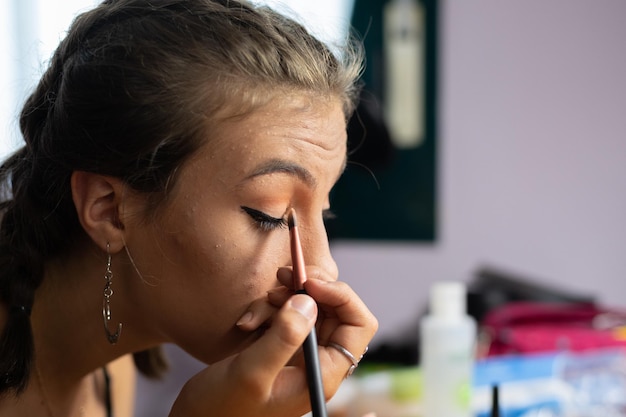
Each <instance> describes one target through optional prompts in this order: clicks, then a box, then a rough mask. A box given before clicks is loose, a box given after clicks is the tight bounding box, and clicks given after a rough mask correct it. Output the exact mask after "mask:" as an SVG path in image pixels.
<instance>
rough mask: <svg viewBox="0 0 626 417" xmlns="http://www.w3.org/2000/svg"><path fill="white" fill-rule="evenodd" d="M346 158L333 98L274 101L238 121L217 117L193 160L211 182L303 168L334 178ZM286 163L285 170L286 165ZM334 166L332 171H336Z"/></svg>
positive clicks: (343, 134) (280, 98) (276, 98)
mask: <svg viewBox="0 0 626 417" xmlns="http://www.w3.org/2000/svg"><path fill="white" fill-rule="evenodd" d="M345 155H346V123H345V118H344V114H343V108H342V103H341V101H340V100H339V99H337V98H329V97H322V96H316V95H310V94H285V95H276V96H274V97H273V98H271V99H270V100H268V101H267V102H266V103H265V104H263V105H262V106H260V107H258V108H256V109H254V110H252V111H247V112H246V113H245V114H242V115H235V116H231V117H222V118H221V119H220V120H219V121H218V122H217V123H216V126H215V128H214V129H213V130H212V131H210V132H208V134H207V137H206V142H205V144H204V145H203V146H202V147H201V148H200V150H199V151H198V155H197V158H196V159H202V160H203V162H204V163H203V164H202V165H204V169H205V174H208V173H209V171H211V175H214V176H215V179H218V178H220V179H221V180H224V181H226V180H227V178H226V177H229V178H231V179H232V177H235V176H237V177H239V178H240V179H243V178H246V177H250V176H258V174H259V173H260V174H264V173H269V171H273V172H278V171H281V170H282V171H285V170H289V169H291V168H288V167H287V165H290V164H293V163H295V164H297V165H301V166H305V167H307V169H308V170H309V171H311V172H315V175H316V176H325V175H326V174H329V175H333V176H336V175H338V171H340V170H341V169H342V167H343V164H344V161H345ZM285 162H287V164H285ZM335 165H336V167H335ZM334 179H336V178H334Z"/></svg>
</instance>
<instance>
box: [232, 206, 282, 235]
mask: <svg viewBox="0 0 626 417" xmlns="http://www.w3.org/2000/svg"><path fill="white" fill-rule="evenodd" d="M241 209H242V210H243V211H244V212H246V214H248V216H250V217H251V218H252V220H254V222H255V223H256V225H257V227H258V228H259V229H260V230H261V231H263V232H271V231H272V230H275V229H284V228H286V227H287V220H285V219H284V218H279V217H272V216H270V215H269V214H266V213H263V212H262V211H259V210H256V209H253V208H250V207H246V206H241Z"/></svg>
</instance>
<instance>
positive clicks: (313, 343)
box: [287, 208, 328, 417]
mask: <svg viewBox="0 0 626 417" xmlns="http://www.w3.org/2000/svg"><path fill="white" fill-rule="evenodd" d="M287 224H288V225H289V237H290V241H291V263H292V265H293V280H294V289H295V290H296V294H306V291H305V289H304V283H305V281H306V270H305V268H304V255H303V253H302V244H301V243H300V235H299V234H298V223H297V220H296V211H295V210H294V209H293V208H291V209H290V210H289V214H288V216H287ZM302 349H303V351H304V362H305V365H306V376H307V383H308V385H309V397H310V399H311V413H312V416H313V417H327V416H328V412H327V411H326V400H325V398H324V387H323V385H322V373H321V370H320V361H319V356H318V353H317V334H316V333H315V327H313V328H312V329H311V333H309V335H308V336H307V338H306V339H305V340H304V344H303V345H302Z"/></svg>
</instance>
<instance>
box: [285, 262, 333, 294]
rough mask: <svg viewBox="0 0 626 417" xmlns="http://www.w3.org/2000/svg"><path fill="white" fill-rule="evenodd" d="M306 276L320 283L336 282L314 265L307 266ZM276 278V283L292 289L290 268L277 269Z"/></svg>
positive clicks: (291, 270)
mask: <svg viewBox="0 0 626 417" xmlns="http://www.w3.org/2000/svg"><path fill="white" fill-rule="evenodd" d="M306 274H307V278H308V279H311V280H321V281H327V282H333V281H336V280H337V278H336V277H334V276H333V275H330V274H328V273H327V272H326V271H324V270H323V269H321V268H319V267H317V266H315V265H307V266H306ZM276 278H278V281H279V282H280V283H281V284H283V285H284V286H285V287H287V288H290V289H294V285H293V269H292V267H290V266H285V267H282V268H279V269H278V271H277V273H276Z"/></svg>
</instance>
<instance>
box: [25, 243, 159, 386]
mask: <svg viewBox="0 0 626 417" xmlns="http://www.w3.org/2000/svg"><path fill="white" fill-rule="evenodd" d="M123 256H124V254H120V255H119V257H123ZM114 261H115V259H114ZM127 269H128V270H130V268H127ZM105 271H106V254H104V253H102V251H100V250H99V249H98V248H97V247H95V246H94V245H84V246H83V248H82V249H81V250H79V251H76V252H75V253H73V254H72V256H71V257H69V258H67V259H58V260H55V261H53V262H50V263H48V264H47V265H46V276H45V279H44V280H43V283H42V285H41V287H40V288H39V289H38V290H37V292H36V295H35V304H34V306H33V312H32V317H31V322H32V328H33V335H34V340H35V357H36V365H37V367H38V368H37V369H38V371H39V372H40V374H41V377H42V379H43V381H44V382H45V381H54V384H51V385H53V386H52V387H51V388H48V391H49V395H50V396H58V395H59V394H60V393H67V392H71V391H72V390H76V389H77V387H79V386H81V384H82V383H83V381H84V379H85V378H86V377H88V376H89V375H90V374H92V373H94V371H98V370H100V369H101V368H103V367H104V366H106V364H108V363H110V362H112V361H113V360H115V359H116V358H118V357H120V356H123V355H125V354H127V353H130V352H135V351H139V350H143V349H146V348H148V347H150V346H152V345H154V344H157V341H156V340H155V341H152V343H146V342H145V341H144V340H145V339H146V338H145V336H144V337H143V338H142V337H141V335H139V333H138V331H133V328H135V329H137V326H133V323H132V320H131V319H132V318H133V315H132V313H131V312H130V311H129V309H128V304H129V303H127V302H125V301H124V299H123V295H124V292H125V291H124V281H125V280H126V281H128V280H129V279H132V278H134V277H133V276H131V275H130V274H131V272H129V271H124V268H121V267H118V268H117V270H115V266H114V274H115V275H114V277H113V288H114V291H115V294H114V295H113V296H112V301H111V309H112V315H113V317H112V323H115V325H117V323H118V322H119V321H122V322H123V323H124V333H123V334H122V335H121V337H120V340H119V341H118V343H117V344H115V345H112V344H110V343H109V341H108V339H107V337H106V335H105V331H104V322H103V317H102V303H103V291H104V286H105V282H106V280H105V279H104V274H105ZM137 320H139V321H141V318H140V317H139V318H137ZM111 328H113V326H112V325H111ZM142 339H143V340H142ZM47 385H48V384H47Z"/></svg>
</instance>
